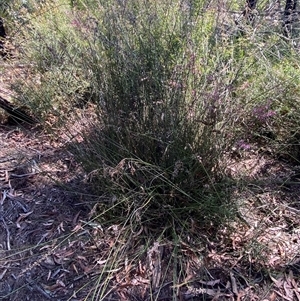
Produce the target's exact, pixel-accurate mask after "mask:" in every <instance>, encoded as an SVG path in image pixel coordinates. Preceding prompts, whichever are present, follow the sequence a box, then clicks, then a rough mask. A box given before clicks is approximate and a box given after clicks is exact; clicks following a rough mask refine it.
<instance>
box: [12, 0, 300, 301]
mask: <svg viewBox="0 0 300 301" xmlns="http://www.w3.org/2000/svg"><path fill="white" fill-rule="evenodd" d="M230 7H233V8H234V9H239V7H238V5H237V3H236V1H232V2H227V1H224V2H222V3H219V2H218V1H198V2H197V3H196V2H191V1H186V0H181V1H176V0H172V1H165V2H163V3H161V2H159V1H156V0H151V1H143V0H132V1H125V2H124V1H117V0H106V1H102V0H94V1H71V2H69V1H65V0H57V1H51V2H47V3H46V2H42V1H41V2H39V3H37V2H35V1H28V3H27V4H26V6H25V5H23V6H22V9H21V10H19V12H18V15H17V17H16V19H15V20H14V22H15V23H16V24H18V26H19V28H21V29H22V30H20V37H19V39H21V41H22V43H20V45H21V46H20V47H19V48H18V49H19V55H20V57H21V58H22V60H24V62H26V63H27V64H28V63H29V62H30V63H31V66H30V72H31V73H30V76H29V77H28V78H27V79H26V80H25V81H22V82H16V83H14V89H15V91H16V92H17V93H18V95H19V96H18V101H19V102H21V103H23V104H24V103H25V104H26V105H27V106H28V107H29V108H30V109H31V110H32V112H34V114H35V116H37V117H38V118H39V119H40V120H41V121H42V122H43V121H44V124H45V125H49V124H50V125H51V127H50V128H51V129H52V130H54V129H57V128H59V129H63V130H64V132H65V134H67V135H69V142H70V143H69V150H71V152H72V153H73V154H74V155H75V157H76V159H77V160H78V161H79V162H81V164H82V166H83V168H84V170H85V172H86V174H87V181H88V182H89V184H91V185H92V193H93V194H95V195H97V196H98V197H99V202H98V203H97V205H96V206H95V207H94V208H93V211H92V213H93V214H92V215H93V217H92V218H93V221H97V222H98V223H100V224H103V225H104V224H105V225H106V226H107V227H108V228H110V227H115V225H118V227H121V230H120V232H118V231H117V230H114V231H117V232H118V233H119V234H118V235H117V237H118V241H119V243H120V244H118V247H116V248H115V249H114V252H115V253H109V258H110V260H109V264H110V266H113V267H117V266H118V265H119V261H118V258H121V256H123V255H124V254H127V253H126V252H128V254H129V253H130V252H131V251H132V245H129V244H126V243H125V242H124V241H129V240H130V241H132V242H134V244H137V245H138V244H139V243H140V242H141V241H143V243H145V244H146V245H147V247H145V249H144V250H143V251H141V253H140V254H138V255H137V254H131V255H130V256H132V258H135V255H136V256H137V257H138V258H139V256H141V257H142V256H143V255H144V254H145V250H146V249H149V248H150V246H151V245H152V244H153V243H154V242H155V241H160V242H161V241H164V239H170V240H173V242H174V241H175V240H177V242H178V241H179V242H180V243H183V240H186V241H188V240H190V241H191V240H193V239H194V240H196V239H197V238H198V234H197V233H196V232H197V231H195V229H197V230H199V231H200V230H201V231H202V230H203V229H205V230H204V231H205V232H206V233H210V234H211V233H213V230H216V229H218V227H220V226H221V227H225V226H224V225H227V222H228V221H229V220H230V221H232V220H233V219H235V217H236V213H237V211H238V208H237V207H236V203H235V202H234V201H233V197H232V191H233V190H234V189H235V188H236V186H234V185H232V183H235V181H237V179H234V180H233V179H230V181H227V180H228V177H229V175H228V173H227V171H228V169H227V165H228V162H229V161H230V160H231V159H232V156H234V155H236V153H238V154H239V153H242V152H243V151H246V150H249V149H251V148H252V147H253V145H256V146H257V145H259V147H261V148H262V149H264V150H267V151H268V152H269V153H270V154H271V155H272V156H278V157H279V156H284V157H285V158H288V159H291V158H292V159H293V161H294V162H299V159H300V157H299V142H298V138H299V128H300V127H299V125H300V124H299V120H300V119H299V116H298V115H299V101H298V99H299V96H300V95H299V93H300V92H299V89H298V86H299V71H298V69H299V63H298V55H299V54H298V52H299V50H298V48H297V47H295V45H294V44H292V43H291V41H290V40H287V39H286V38H284V37H283V36H282V32H281V30H280V26H279V25H278V24H277V25H276V26H275V27H274V30H273V31H270V28H271V27H270V26H271V25H272V23H271V21H270V20H269V19H268V18H265V19H264V18H260V17H259V16H257V18H256V22H255V25H253V26H252V25H251V26H250V25H249V24H248V23H247V22H244V23H243V22H242V21H241V22H238V23H237V22H234V16H233V15H232V14H231V12H230ZM235 21H236V20H235ZM275 21H276V20H275ZM275 21H274V22H275ZM293 34H297V29H295V30H294V32H293ZM91 112H92V114H90V113H91ZM86 113H87V114H90V115H89V116H93V118H90V120H85V127H84V128H83V129H82V130H80V133H79V134H78V133H77V137H76V139H73V134H74V124H77V122H79V120H81V119H84V118H85V117H84V116H87V115H85V114H86ZM235 184H236V185H237V186H238V183H235ZM191 229H193V230H191ZM187 232H192V233H193V235H194V236H193V235H192V238H191V237H188V235H186V233H187ZM136 233H138V237H139V239H140V240H139V242H138V241H137V236H135V234H136ZM132 235H133V236H132ZM147 235H148V236H147ZM182 237H185V238H184V239H182ZM249 245H250V244H249ZM173 247H174V248H173ZM173 247H172V252H177V251H176V243H174V246H173ZM249 248H250V247H249ZM251 248H252V246H251ZM255 248H258V246H255V247H253V248H252V249H255ZM107 252H110V251H107ZM111 252H112V251H111ZM171 257H172V256H171ZM132 260H133V259H132ZM170 261H171V260H170ZM169 264H170V265H175V263H174V262H172V263H167V265H169ZM176 264H177V263H176ZM107 270H109V268H107ZM176 273H177V272H176ZM102 276H103V275H102ZM166 277H167V276H166ZM168 277H169V275H168ZM104 278H105V277H104V276H103V277H100V278H99V279H101V280H99V286H98V293H97V292H96V293H95V294H96V295H95V296H93V298H94V299H97V300H98V299H99V298H100V297H99V296H100V295H101V294H103V295H101V298H100V299H101V300H104V298H105V295H106V294H107V291H106V289H107V287H108V286H109V285H108V283H106V282H103V279H104ZM183 278H184V276H182V279H183ZM100 283H101V284H100ZM102 286H105V288H103V289H102ZM97 294H98V295H97ZM99 294H100V295H99ZM100 299H99V300H100Z"/></svg>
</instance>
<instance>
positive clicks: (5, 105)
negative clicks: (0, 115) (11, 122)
mask: <svg viewBox="0 0 300 301" xmlns="http://www.w3.org/2000/svg"><path fill="white" fill-rule="evenodd" d="M0 108H2V109H3V110H5V111H6V112H7V113H8V114H9V115H11V116H12V117H13V118H15V119H16V120H20V121H25V122H28V123H30V124H34V123H37V120H36V119H35V118H33V117H31V116H30V115H28V114H27V113H26V112H25V111H23V110H22V109H19V108H17V107H16V106H14V105H13V104H12V103H10V102H9V101H8V100H6V99H4V98H3V97H2V96H0Z"/></svg>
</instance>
